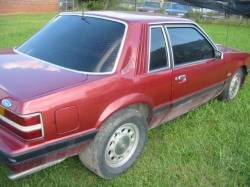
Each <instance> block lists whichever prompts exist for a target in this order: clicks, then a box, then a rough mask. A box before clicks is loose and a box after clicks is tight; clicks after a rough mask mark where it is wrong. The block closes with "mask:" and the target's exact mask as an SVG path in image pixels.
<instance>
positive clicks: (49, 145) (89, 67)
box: [0, 12, 250, 179]
mask: <svg viewBox="0 0 250 187" xmlns="http://www.w3.org/2000/svg"><path fill="white" fill-rule="evenodd" d="M249 69H250V55H249V54H248V53H244V52H238V51H235V50H233V49H229V48H225V47H223V46H220V45H215V44H214V43H213V42H212V40H211V39H210V38H209V37H208V35H206V33H204V31H203V30H202V29H201V28H200V27H199V26H198V25H197V24H195V23H194V22H192V21H190V20H186V19H181V18H173V17H164V16H152V15H139V14H128V13H117V12H86V13H85V14H82V13H67V14H66V13H64V14H61V15H58V16H56V17H55V18H54V19H52V20H51V21H50V22H49V24H47V25H46V26H45V27H44V28H43V29H42V30H41V31H39V32H38V33H37V34H36V35H34V36H33V37H32V38H31V39H29V40H28V41H26V42H25V43H24V44H22V45H21V46H20V47H18V48H16V49H4V50H1V52H0V75H1V78H0V102H1V107H0V157H1V159H2V161H3V162H4V163H5V164H6V166H8V168H9V170H10V175H9V177H10V178H11V179H17V178H20V177H23V176H26V175H28V174H31V173H33V172H36V171H39V170H41V169H44V168H46V167H48V166H51V165H53V164H56V163H58V162H60V161H62V160H64V159H65V158H68V157H71V156H74V155H79V157H80V160H81V161H82V162H83V164H84V165H85V166H86V167H88V168H89V169H90V170H92V171H93V172H94V173H96V174H97V175H99V176H100V177H102V178H106V179H110V178H112V177H114V176H118V175H120V174H122V173H123V172H124V171H125V170H127V169H128V168H129V167H130V166H131V165H132V164H133V163H134V162H135V160H136V159H137V158H138V156H139V155H140V154H141V153H142V151H143V147H144V144H145V142H146V139H147V131H148V129H151V128H154V127H156V126H158V125H159V124H162V123H164V122H167V121H169V120H171V119H173V118H175V117H177V116H180V115H182V114H184V113H186V112H188V111H190V110H192V109H194V108H196V107H198V106H200V105H201V104H203V103H206V102H208V101H209V100H211V99H213V98H215V97H218V98H219V99H221V100H232V99H234V98H235V97H236V95H237V93H238V91H239V89H240V87H241V85H242V84H243V83H244V80H245V77H246V75H247V73H248V71H249Z"/></svg>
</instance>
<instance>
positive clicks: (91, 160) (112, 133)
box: [79, 109, 147, 179]
mask: <svg viewBox="0 0 250 187" xmlns="http://www.w3.org/2000/svg"><path fill="white" fill-rule="evenodd" d="M146 139H147V122H146V120H145V117H144V116H143V115H142V114H141V113H140V112H138V111H137V110H135V109H124V110H121V111H119V112H118V113H116V114H114V115H113V116H112V117H110V118H109V119H108V120H107V121H106V122H105V123H104V124H103V125H102V127H101V128H100V130H99V132H98V134H97V135H96V137H95V139H94V140H93V142H91V143H90V145H89V146H88V147H87V148H86V150H84V151H83V152H81V153H80V155H79V157H80V160H81V161H82V163H83V164H84V165H85V166H86V167H88V168H89V169H90V170H91V171H93V172H94V173H96V174H97V175H99V176H100V177H102V178H105V179H111V178H113V177H115V176H119V175H121V174H122V173H123V172H124V171H126V170H127V169H128V168H129V167H131V166H132V165H133V163H134V162H135V161H136V160H137V158H138V156H139V155H140V154H141V152H142V151H143V148H144V145H145V142H146Z"/></svg>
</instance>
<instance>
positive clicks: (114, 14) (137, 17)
mask: <svg viewBox="0 0 250 187" xmlns="http://www.w3.org/2000/svg"><path fill="white" fill-rule="evenodd" d="M84 14H85V15H87V16H88V15H89V16H91V15H92V16H99V17H104V18H110V19H115V20H120V21H123V22H126V23H134V22H137V23H138V22H141V23H148V24H154V23H158V22H166V23H194V22H193V21H191V20H188V19H184V18H179V17H174V16H165V15H161V14H152V13H139V12H121V11H86V12H84ZM60 15H83V12H66V13H61V14H60Z"/></svg>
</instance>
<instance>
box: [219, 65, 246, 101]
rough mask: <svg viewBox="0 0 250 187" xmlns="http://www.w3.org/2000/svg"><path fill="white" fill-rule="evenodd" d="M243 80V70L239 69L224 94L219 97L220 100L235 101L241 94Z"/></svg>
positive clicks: (228, 83) (227, 84)
mask: <svg viewBox="0 0 250 187" xmlns="http://www.w3.org/2000/svg"><path fill="white" fill-rule="evenodd" d="M243 78H244V73H243V70H242V69H239V70H238V71H237V72H236V73H235V74H234V75H233V76H232V77H231V78H230V79H229V81H228V82H227V83H226V85H225V88H224V90H223V92H222V93H221V95H220V96H219V99H220V100H224V101H231V100H233V99H234V98H235V97H236V96H237V95H238V93H239V90H240V87H241V84H242V81H243Z"/></svg>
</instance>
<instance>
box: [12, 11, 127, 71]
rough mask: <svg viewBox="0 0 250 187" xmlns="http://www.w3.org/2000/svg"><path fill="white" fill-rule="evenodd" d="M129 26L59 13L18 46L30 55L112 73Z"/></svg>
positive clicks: (71, 66)
mask: <svg viewBox="0 0 250 187" xmlns="http://www.w3.org/2000/svg"><path fill="white" fill-rule="evenodd" d="M124 32H125V25H124V24H122V23H119V22H115V21H111V20H105V19H101V18H94V17H87V16H84V17H82V16H68V15H67V16H58V17H56V18H55V19H54V20H52V21H51V22H50V23H49V24H48V25H47V26H45V27H44V28H43V29H42V30H41V31H39V32H38V33H37V34H36V35H34V36H33V37H32V38H31V39H30V40H28V41H27V42H26V43H24V44H23V45H21V46H20V47H19V48H17V50H18V51H20V52H22V53H24V54H27V55H29V56H32V57H35V58H38V59H41V60H43V61H47V62H50V63H52V64H55V65H58V66H61V67H64V68H68V69H72V70H76V71H83V72H90V73H107V72H112V71H113V70H114V67H115V62H116V59H117V56H118V53H119V50H120V47H121V43H122V39H123V36H124Z"/></svg>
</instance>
